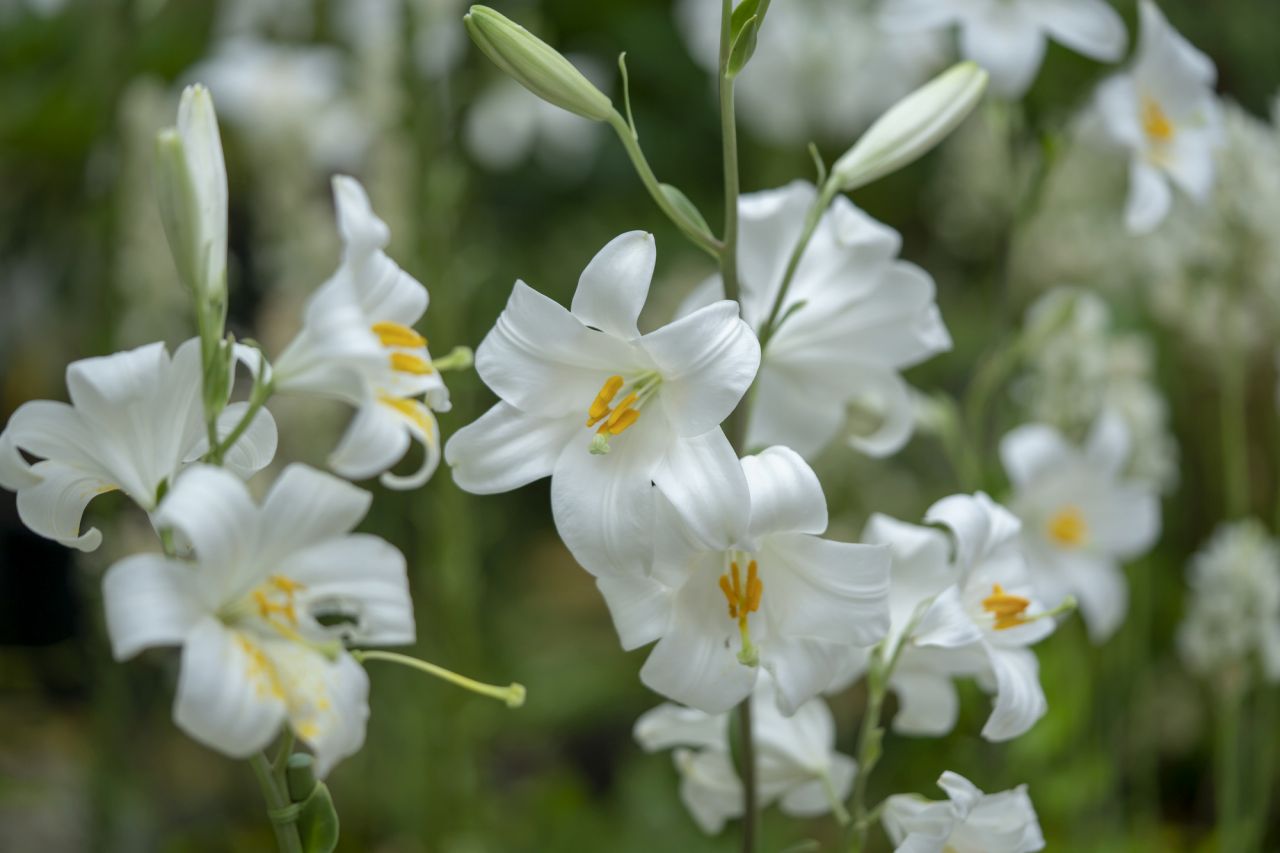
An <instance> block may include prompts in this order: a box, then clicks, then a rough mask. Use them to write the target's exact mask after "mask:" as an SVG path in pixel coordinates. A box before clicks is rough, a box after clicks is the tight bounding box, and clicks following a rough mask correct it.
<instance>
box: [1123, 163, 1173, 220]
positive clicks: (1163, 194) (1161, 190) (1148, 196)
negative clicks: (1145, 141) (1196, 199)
mask: <svg viewBox="0 0 1280 853" xmlns="http://www.w3.org/2000/svg"><path fill="white" fill-rule="evenodd" d="M1172 206H1173V191H1172V190H1171V189H1170V188H1169V181H1168V180H1167V179H1166V178H1165V176H1164V175H1162V174H1160V170H1159V169H1157V168H1156V167H1155V166H1152V165H1150V164H1149V163H1146V162H1144V161H1142V160H1136V159H1135V160H1134V161H1133V164H1132V165H1131V166H1130V168H1129V201H1128V203H1127V205H1126V206H1125V213H1124V221H1125V225H1126V226H1127V227H1128V229H1129V230H1130V231H1132V232H1134V233H1135V234H1147V233H1149V232H1151V231H1154V230H1155V228H1156V226H1157V225H1159V224H1160V223H1161V222H1162V221H1164V218H1165V216H1167V215H1168V213H1169V208H1170V207H1172Z"/></svg>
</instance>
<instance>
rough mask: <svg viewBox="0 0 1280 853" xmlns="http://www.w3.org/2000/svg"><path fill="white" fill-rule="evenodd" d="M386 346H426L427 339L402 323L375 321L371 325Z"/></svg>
mask: <svg viewBox="0 0 1280 853" xmlns="http://www.w3.org/2000/svg"><path fill="white" fill-rule="evenodd" d="M371 328H372V330H373V333H374V334H375V335H377V336H378V340H379V341H381V342H382V345H383V346H384V347H407V348H413V349H416V348H417V347H425V346H426V345H427V339H426V338H424V337H423V336H422V335H420V334H418V333H417V332H415V331H414V330H413V329H410V328H409V327H408V326H403V325H401V324H400V323H374V324H373V326H372V327H371Z"/></svg>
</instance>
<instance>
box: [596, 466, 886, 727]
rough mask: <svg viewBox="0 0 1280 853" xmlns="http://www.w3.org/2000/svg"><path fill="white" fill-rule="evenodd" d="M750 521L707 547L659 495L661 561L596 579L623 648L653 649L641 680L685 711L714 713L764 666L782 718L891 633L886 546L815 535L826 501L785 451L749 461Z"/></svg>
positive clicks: (822, 526) (747, 689) (813, 478)
mask: <svg viewBox="0 0 1280 853" xmlns="http://www.w3.org/2000/svg"><path fill="white" fill-rule="evenodd" d="M742 471H743V473H744V474H745V476H746V480H747V486H748V491H749V494H750V514H749V524H748V528H747V530H746V531H745V534H744V535H743V536H742V537H741V538H740V539H736V540H724V541H722V542H720V543H718V544H716V545H715V546H712V547H708V546H707V545H706V544H705V543H703V542H700V541H693V540H692V539H691V538H690V537H688V536H687V535H686V534H685V533H684V531H683V530H682V525H681V520H680V517H679V514H678V512H677V511H676V509H675V507H673V506H672V505H671V504H670V502H669V501H666V500H665V499H662V498H659V499H658V502H659V506H658V509H657V516H656V519H655V522H656V523H655V525H654V531H653V536H654V537H655V548H656V551H657V555H656V557H655V560H654V564H653V567H652V570H651V571H650V573H648V574H647V575H645V574H624V575H612V576H610V575H606V576H603V577H600V578H599V579H598V585H599V587H600V591H601V592H602V593H603V594H604V597H605V601H606V603H607V604H608V605H609V610H610V612H611V613H612V614H613V619H614V624H615V625H616V626H617V628H618V635H619V637H620V638H621V640H622V645H623V647H624V648H626V649H634V648H638V647H639V646H642V645H645V644H646V643H651V642H653V641H655V640H657V641H658V644H657V646H655V647H654V650H653V653H652V654H650V656H649V660H648V661H647V662H646V663H645V665H644V668H643V669H641V670H640V679H641V680H642V681H643V682H644V683H645V684H646V685H648V686H649V687H650V688H651V689H653V690H656V691H657V692H659V693H661V694H662V695H664V696H667V697H668V698H671V699H674V700H676V701H678V702H681V703H683V704H685V705H690V706H692V707H695V708H699V709H701V710H703V711H706V712H708V713H719V712H721V711H726V710H728V709H729V708H732V707H733V706H734V705H736V704H738V703H739V702H741V701H742V700H743V699H744V698H746V696H747V695H748V694H750V693H751V689H752V687H753V686H754V684H755V683H756V681H757V676H759V673H760V670H761V669H762V668H763V669H766V670H768V671H769V673H770V674H771V675H772V676H773V678H774V680H775V681H776V683H777V696H778V701H779V703H780V707H781V710H782V712H783V713H784V714H790V713H793V712H794V711H795V710H796V708H798V707H799V706H800V705H801V704H802V703H804V702H805V701H807V700H808V699H810V698H812V697H814V696H816V695H817V694H818V693H820V692H821V691H822V690H824V689H826V688H827V686H828V685H829V684H830V683H831V680H832V678H833V677H835V676H836V675H837V674H838V673H839V672H840V668H841V665H842V664H843V662H844V660H845V657H846V655H847V654H848V653H849V651H850V650H851V649H852V647H854V646H870V645H872V644H874V643H876V642H879V641H880V639H882V638H883V637H884V633H885V630H886V629H887V627H888V612H887V609H886V598H887V595H888V588H889V577H888V572H889V554H888V549H886V548H878V547H872V546H868V545H857V544H851V543H846V542H832V541H830V540H827V539H821V538H819V534H821V533H822V532H823V531H825V530H826V529H827V502H826V498H825V497H824V496H823V494H822V486H821V484H820V483H819V482H818V477H817V475H816V474H814V473H813V469H811V468H810V467H809V466H808V464H807V463H805V461H804V460H803V459H801V458H800V456H799V455H797V454H796V453H795V452H794V451H793V450H791V449H790V448H787V447H771V448H769V449H768V450H765V451H764V452H763V453H760V454H759V455H757V456H748V457H746V458H744V459H743V460H742Z"/></svg>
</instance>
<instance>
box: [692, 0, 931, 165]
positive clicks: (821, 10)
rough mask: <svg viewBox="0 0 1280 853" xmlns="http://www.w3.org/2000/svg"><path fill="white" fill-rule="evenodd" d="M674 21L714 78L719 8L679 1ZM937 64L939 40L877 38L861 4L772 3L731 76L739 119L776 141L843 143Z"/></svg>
mask: <svg viewBox="0 0 1280 853" xmlns="http://www.w3.org/2000/svg"><path fill="white" fill-rule="evenodd" d="M676 20H677V23H678V24H679V25H680V30H681V33H682V35H683V36H684V37H685V42H686V44H688V46H689V52H690V53H691V54H692V55H693V58H694V60H695V61H696V62H698V64H700V65H701V66H703V67H704V68H706V69H707V70H708V71H711V72H715V71H716V69H717V61H718V54H719V45H720V7H719V5H718V4H716V3H705V2H702V0H681V2H680V3H678V4H677V5H676ZM945 58H946V57H945V51H944V49H943V40H942V38H941V36H939V35H937V34H934V33H910V34H891V33H886V32H883V31H882V30H881V29H880V28H879V27H878V26H877V23H876V15H875V10H874V4H872V3H869V2H867V0H808V2H805V3H775V4H773V5H771V6H770V7H769V12H768V16H767V23H766V24H765V26H763V27H761V29H760V36H759V41H758V43H757V46H756V52H755V54H754V55H753V56H752V58H751V62H750V63H749V64H748V65H747V68H746V70H745V71H743V73H742V75H741V76H740V77H739V78H738V79H737V84H736V86H735V91H736V93H737V100H738V115H739V116H740V117H741V118H742V120H743V122H744V124H745V125H746V126H747V127H749V128H750V129H751V130H752V131H753V132H754V133H756V134H758V135H759V136H760V137H762V138H763V139H765V140H767V141H769V142H771V143H774V144H777V145H797V144H800V145H803V144H805V143H807V142H809V141H811V140H813V139H815V138H818V139H825V140H829V141H832V142H836V143H848V141H849V140H850V139H851V138H852V137H853V136H854V135H856V134H858V133H859V132H861V131H862V130H864V129H865V128H866V127H867V126H868V125H869V124H871V122H872V121H873V120H874V119H876V118H877V117H878V116H879V115H880V114H881V113H883V112H884V111H885V110H886V109H888V108H889V107H890V106H892V105H893V104H894V103H896V102H897V101H898V100H899V99H900V98H902V97H903V96H904V95H906V94H907V93H908V92H910V91H912V90H913V89H915V88H916V87H917V86H919V85H920V84H921V83H923V82H925V80H927V79H928V78H929V76H930V75H931V74H932V73H933V72H935V71H937V70H938V68H939V67H941V66H942V64H943V62H944V61H945Z"/></svg>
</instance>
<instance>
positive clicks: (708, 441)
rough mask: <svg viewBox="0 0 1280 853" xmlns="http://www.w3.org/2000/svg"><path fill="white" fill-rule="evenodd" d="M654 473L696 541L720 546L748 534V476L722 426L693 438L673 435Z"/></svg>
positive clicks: (727, 545) (654, 479)
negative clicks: (674, 436)
mask: <svg viewBox="0 0 1280 853" xmlns="http://www.w3.org/2000/svg"><path fill="white" fill-rule="evenodd" d="M652 477H653V483H654V485H656V486H657V487H658V490H659V491H660V492H662V496H663V497H665V498H666V499H667V500H668V501H669V502H670V503H671V505H672V506H673V507H674V508H675V510H676V513H677V514H678V515H679V517H680V520H681V522H682V523H683V525H684V526H685V527H686V528H687V529H688V532H689V533H690V534H692V538H693V541H696V542H699V543H701V544H702V545H704V546H705V547H707V548H712V549H721V548H727V547H729V546H730V545H732V544H733V543H735V542H739V541H741V540H742V539H743V538H744V537H745V536H746V533H747V529H748V523H749V521H750V518H751V495H750V493H749V492H748V490H747V478H746V476H745V475H744V473H743V466H742V464H741V463H740V462H739V460H738V455H737V453H735V452H734V450H733V446H732V445H731V444H729V439H728V438H726V437H725V434H724V433H723V432H721V431H720V430H719V429H718V428H717V429H713V430H711V431H710V432H707V433H704V434H703V435H699V436H696V437H694V438H676V439H673V440H672V441H671V443H670V445H669V446H668V448H667V452H666V454H665V455H664V456H663V457H662V460H661V462H660V463H659V464H658V465H657V467H655V468H654V469H653V472H652Z"/></svg>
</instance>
